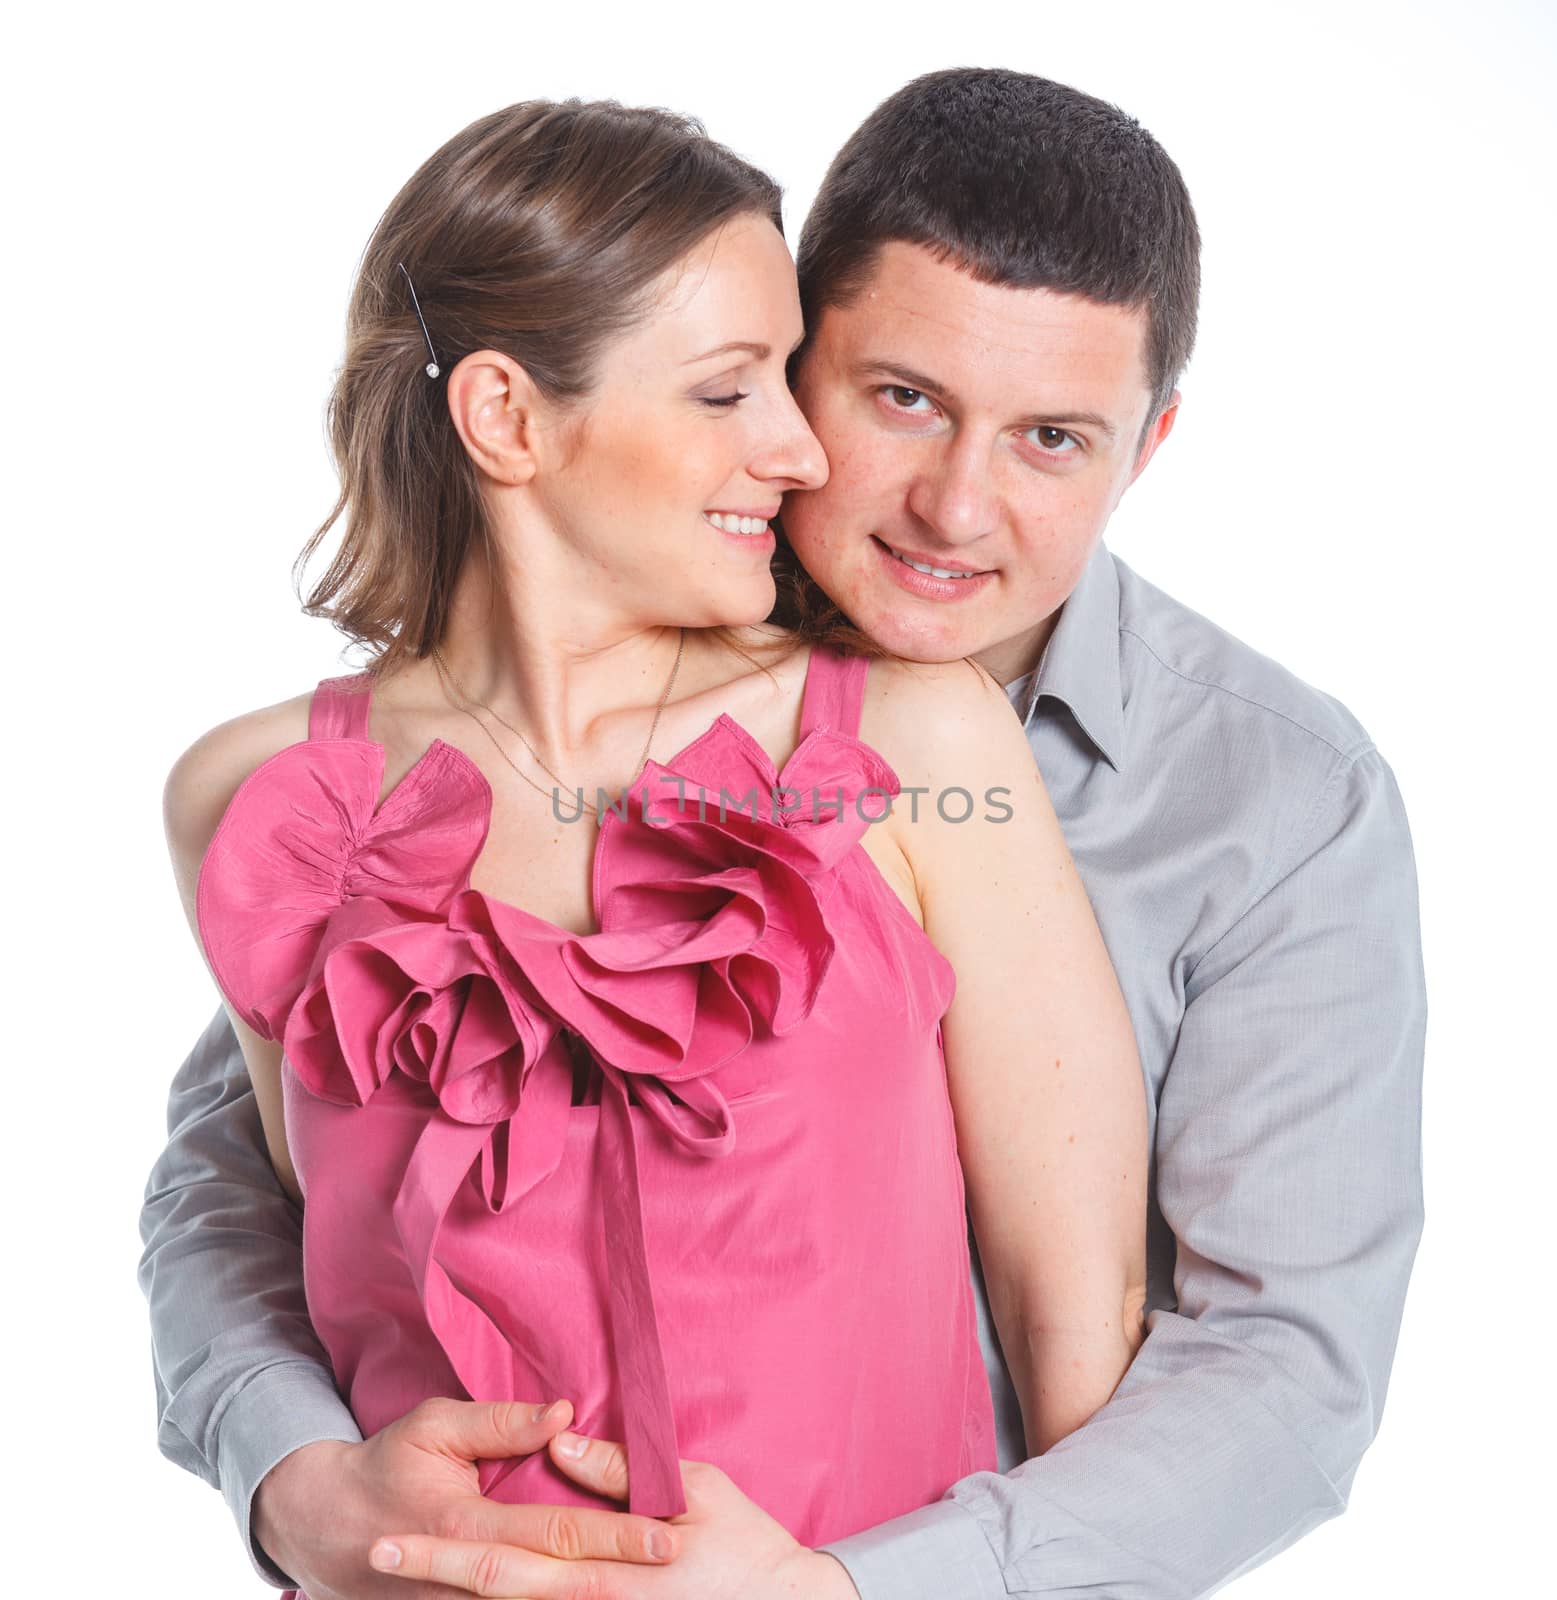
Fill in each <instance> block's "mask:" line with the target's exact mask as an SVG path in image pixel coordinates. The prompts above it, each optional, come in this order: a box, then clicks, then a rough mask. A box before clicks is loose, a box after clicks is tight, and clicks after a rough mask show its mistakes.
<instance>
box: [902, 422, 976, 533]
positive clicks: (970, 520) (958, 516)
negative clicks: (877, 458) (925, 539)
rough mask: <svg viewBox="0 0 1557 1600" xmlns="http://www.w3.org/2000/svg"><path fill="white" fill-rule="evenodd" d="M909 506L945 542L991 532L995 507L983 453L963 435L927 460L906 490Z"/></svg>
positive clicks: (972, 441) (973, 442)
mask: <svg viewBox="0 0 1557 1600" xmlns="http://www.w3.org/2000/svg"><path fill="white" fill-rule="evenodd" d="M908 509H909V510H910V511H912V512H913V514H914V515H915V516H916V517H918V518H919V520H920V521H921V522H923V523H924V524H925V525H926V526H927V527H929V528H931V529H932V530H933V531H934V532H935V533H937V534H939V535H940V537H941V538H942V539H944V540H945V541H946V543H947V544H971V543H972V542H973V541H974V540H975V539H982V538H983V537H984V535H985V534H987V533H992V532H993V531H994V528H995V522H996V518H997V510H996V503H995V495H994V492H993V490H992V487H991V485H990V482H989V460H988V457H987V455H986V453H985V452H984V451H983V450H982V449H979V448H978V447H977V444H976V442H975V441H974V440H971V439H967V438H963V439H959V440H957V441H956V442H955V443H954V444H953V445H952V447H951V449H949V450H947V451H946V452H945V453H944V454H942V455H940V456H937V457H936V458H934V459H933V460H931V461H927V462H926V463H925V465H924V470H923V471H922V472H921V473H920V474H919V476H918V477H917V478H915V480H914V482H913V484H912V486H911V487H910V489H909V491H908Z"/></svg>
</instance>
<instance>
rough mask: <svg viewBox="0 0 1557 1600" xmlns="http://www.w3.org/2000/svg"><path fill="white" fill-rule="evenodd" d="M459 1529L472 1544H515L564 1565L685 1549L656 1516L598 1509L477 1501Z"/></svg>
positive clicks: (655, 1558) (657, 1556) (658, 1557)
mask: <svg viewBox="0 0 1557 1600" xmlns="http://www.w3.org/2000/svg"><path fill="white" fill-rule="evenodd" d="M458 1531H459V1532H460V1533H461V1534H462V1535H463V1536H464V1537H465V1538H466V1539H468V1540H477V1541H481V1542H486V1543H491V1544H506V1545H516V1546H518V1547H519V1548H520V1549H523V1550H533V1551H535V1552H536V1553H537V1554H539V1555H545V1556H552V1557H554V1558H555V1559H557V1560H559V1561H580V1560H595V1561H638V1562H654V1563H659V1562H663V1561H669V1560H671V1559H672V1558H673V1557H674V1556H675V1554H676V1552H677V1550H678V1549H679V1548H680V1544H679V1539H678V1536H677V1535H676V1533H675V1532H674V1531H673V1530H672V1529H670V1528H668V1527H666V1526H665V1524H664V1523H663V1522H657V1521H655V1519H654V1518H653V1517H638V1516H634V1515H633V1514H632V1513H631V1512H628V1511H604V1510H601V1509H600V1508H599V1507H598V1506H539V1505H525V1506H510V1505H501V1504H499V1503H498V1502H496V1501H493V1500H476V1501H473V1502H472V1504H471V1506H470V1515H469V1517H468V1519H467V1518H466V1517H465V1516H463V1515H462V1517H461V1519H460V1523H459V1525H458Z"/></svg>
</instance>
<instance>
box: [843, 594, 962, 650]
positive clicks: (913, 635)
mask: <svg viewBox="0 0 1557 1600" xmlns="http://www.w3.org/2000/svg"><path fill="white" fill-rule="evenodd" d="M844 610H845V613H846V614H847V615H848V616H849V617H850V618H851V620H852V621H853V622H854V625H855V626H856V627H857V628H859V630H860V631H861V632H862V633H865V634H868V635H869V636H870V638H871V639H873V640H874V641H875V642H876V643H877V644H879V645H880V646H881V647H882V649H883V650H890V651H891V652H892V654H893V655H895V656H900V657H902V659H903V660H904V661H923V662H926V663H931V662H940V661H960V660H961V659H962V658H963V657H964V656H968V655H972V654H974V653H975V652H976V651H977V650H979V649H980V648H981V647H982V646H983V644H984V643H985V640H984V638H983V633H984V632H985V631H987V630H982V629H981V630H975V629H973V628H969V627H965V626H963V627H947V626H946V625H944V624H942V625H941V626H940V627H933V628H932V627H925V626H922V625H916V620H915V619H914V618H911V617H906V616H904V615H903V614H902V613H901V612H899V611H897V610H895V609H891V608H888V607H885V606H881V605H866V604H862V605H861V606H860V607H859V609H858V611H849V609H848V607H845V608H844Z"/></svg>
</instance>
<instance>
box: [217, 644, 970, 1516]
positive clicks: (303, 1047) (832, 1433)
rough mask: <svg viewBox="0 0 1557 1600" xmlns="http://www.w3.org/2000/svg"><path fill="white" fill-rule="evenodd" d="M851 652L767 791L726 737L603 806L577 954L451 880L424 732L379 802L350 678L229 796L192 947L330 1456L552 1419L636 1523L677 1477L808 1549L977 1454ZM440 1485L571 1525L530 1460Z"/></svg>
mask: <svg viewBox="0 0 1557 1600" xmlns="http://www.w3.org/2000/svg"><path fill="white" fill-rule="evenodd" d="M868 666H869V663H868V661H866V660H865V659H863V658H860V657H851V656H844V655H841V654H838V653H836V652H834V651H832V650H829V649H825V648H821V647H818V648H817V649H816V650H814V651H813V653H812V656H811V659H810V663H809V665H808V669H807V676H806V689H805V699H804V703H803V710H802V718H801V735H802V737H801V740H800V743H799V745H798V747H797V748H796V750H795V752H794V754H793V755H792V756H791V757H790V759H789V760H788V761H787V762H786V763H785V764H784V768H783V770H782V772H778V771H775V769H774V766H773V763H772V761H771V760H770V758H769V757H768V755H767V754H766V752H765V751H764V750H763V749H762V748H761V746H760V745H759V744H758V743H757V742H756V741H755V740H754V739H753V738H752V737H751V735H750V734H748V733H747V732H746V731H745V729H743V728H742V727H741V726H740V725H739V724H738V723H737V722H735V721H734V720H733V719H732V718H730V717H729V716H727V715H721V716H720V717H719V718H718V719H717V720H716V721H715V722H714V723H713V725H712V726H711V727H709V728H708V729H707V730H706V731H705V732H704V733H703V734H701V735H700V736H699V737H698V738H696V739H694V740H693V741H692V743H691V744H689V745H688V746H687V747H686V748H685V749H684V750H682V751H681V752H680V753H679V754H678V755H676V756H674V757H672V758H671V759H670V760H669V761H668V762H666V763H665V764H664V765H661V764H660V763H658V762H654V761H650V762H649V763H648V764H647V766H646V767H645V769H644V772H643V774H642V775H641V776H640V778H639V779H638V780H637V781H636V783H635V784H634V787H633V789H632V791H631V795H630V798H629V800H628V802H627V804H626V805H625V806H622V807H618V808H616V809H608V810H605V811H603V812H602V817H601V824H600V828H599V835H598V839H597V842H596V848H595V858H594V876H593V901H594V911H595V921H596V926H597V927H598V929H599V931H598V932H596V933H593V934H589V935H578V934H574V933H570V932H567V931H565V930H563V929H561V928H558V927H556V926H555V925H554V924H552V923H549V922H546V921H544V920H542V919H541V918H539V917H536V916H533V915H530V914H529V913H527V912H524V911H521V910H519V909H518V908H517V907H515V906H512V905H508V904H505V903H504V902H502V901H499V900H496V899H494V898H493V897H492V896H490V895H487V894H484V893H482V892H480V891H479V890H475V889H472V888H470V886H469V882H470V874H471V869H472V866H473V864H474V863H475V861H476V859H477V857H478V855H479V853H480V851H481V848H482V845H483V843H484V841H485V838H486V834H487V828H488V824H489V819H490V810H491V791H490V790H489V788H488V785H487V781H486V779H485V777H484V776H483V774H482V772H481V770H480V769H479V768H478V767H477V766H476V764H475V763H474V762H473V761H471V760H470V758H469V757H467V756H466V755H465V754H464V753H463V752H462V751H460V750H458V749H457V748H455V747H454V746H452V745H448V744H445V743H444V742H443V741H441V740H434V742H433V743H432V745H431V746H430V747H429V748H428V750H427V751H426V753H425V754H424V755H423V756H422V757H421V759H420V760H419V761H418V762H417V763H416V765H415V766H414V767H413V768H412V769H411V771H410V772H408V773H407V774H406V776H405V777H404V779H402V780H401V782H400V783H399V784H398V785H397V786H396V788H395V789H394V791H393V792H392V793H391V794H390V796H389V797H388V798H387V799H386V800H385V801H384V803H383V805H381V806H380V805H378V804H377V801H378V794H379V790H380V787H381V784H382V780H383V771H384V750H383V747H382V746H381V745H379V744H376V743H374V742H373V741H372V740H371V739H370V738H369V736H368V705H369V696H368V694H367V693H364V692H360V691H362V690H363V689H365V688H367V687H368V686H369V679H368V675H367V674H366V673H363V674H359V675H357V677H356V678H332V679H326V680H325V681H324V682H323V683H321V684H320V685H319V687H318V688H317V689H316V690H315V692H314V697H313V702H312V710H311V714H310V721H309V737H308V739H307V740H306V741H304V742H303V743H300V744H295V745H292V746H290V747H288V748H287V749H285V750H282V751H280V752H279V753H278V754H277V755H275V756H273V757H271V759H270V760H268V761H266V762H265V763H264V764H263V765H262V766H260V767H259V768H257V769H256V770H255V771H254V772H253V773H251V774H250V775H249V777H248V778H247V779H246V780H245V781H244V783H243V784H242V786H241V787H240V788H239V790H238V792H237V793H236V794H235V795H234V796H233V799H232V803H231V805H230V806H229V807H228V810H227V813H226V815H225V816H224V817H223V819H222V822H221V825H220V827H219V828H218V829H217V832H216V835H215V837H214V839H213V840H212V842H211V846H210V849H209V850H208V852H207V855H206V859H205V862H204V865H203V867H202V869H201V873H200V882H199V889H198V896H197V905H198V915H199V925H200V932H201V937H202V939H203V941H204V945H205V950H206V954H207V957H208V959H209V961H210V963H211V966H212V969H213V971H214V972H215V974H216V978H217V981H218V982H219V984H220V985H221V988H222V991H223V993H224V994H225V995H226V996H227V999H228V1000H229V1001H230V1002H231V1004H232V1005H233V1007H234V1009H235V1010H236V1011H237V1012H238V1014H239V1015H241V1016H242V1017H243V1019H244V1020H245V1021H246V1022H247V1023H248V1024H249V1026H250V1027H252V1028H254V1029H255V1030H256V1031H257V1032H258V1033H259V1034H261V1035H262V1036H263V1037H265V1038H267V1039H278V1040H280V1041H281V1042H282V1044H283V1046H284V1049H285V1062H284V1065H283V1068H282V1082H283V1091H284V1099H285V1108H286V1130H287V1141H288V1145H289V1148H290V1151H291V1155H292V1158H293V1162H294V1164H295V1166H296V1168H297V1173H298V1178H299V1181H300V1183H301V1185H302V1188H303V1192H304V1196H305V1200H306V1205H305V1208H304V1219H303V1223H304V1226H303V1233H304V1276H305V1281H306V1285H307V1292H308V1306H309V1311H310V1314H311V1316H312V1318H313V1322H314V1326H315V1328H316V1329H317V1330H318V1333H319V1336H320V1338H321V1340H322V1341H323V1343H324V1345H325V1347H326V1349H327V1350H328V1351H329V1354H330V1357H331V1360H332V1362H333V1364H334V1370H335V1376H336V1380H337V1382H338V1384H339V1386H340V1389H341V1392H342V1393H343V1395H344V1396H345V1397H346V1399H347V1401H348V1403H349V1404H350V1406H351V1409H352V1411H353V1412H354V1413H355V1415H356V1418H357V1420H358V1423H359V1424H360V1426H361V1427H362V1429H363V1431H364V1433H373V1432H376V1431H377V1430H378V1429H380V1428H382V1427H384V1426H385V1425H386V1424H388V1423H389V1422H392V1421H393V1420H394V1419H395V1418H397V1417H399V1416H401V1415H402V1414H403V1413H404V1412H406V1411H407V1410H409V1409H410V1408H411V1407H412V1406H414V1405H416V1404H417V1403H418V1402H419V1401H421V1400H423V1399H426V1398H428V1397H429V1396H432V1395H451V1396H455V1397H457V1398H467V1397H469V1398H474V1399H483V1400H489V1399H508V1398H519V1399H526V1400H531V1399H533V1400H549V1399H552V1398H554V1397H556V1396H564V1397H566V1398H567V1399H569V1400H571V1401H572V1402H573V1405H574V1408H575V1412H576V1419H577V1420H576V1423H575V1426H576V1427H577V1428H578V1429H579V1430H580V1431H581V1432H584V1433H588V1434H592V1435H596V1436H600V1437H605V1438H613V1439H621V1440H624V1441H625V1443H626V1445H627V1449H628V1457H629V1470H630V1476H631V1488H632V1500H631V1504H632V1509H634V1510H635V1511H641V1512H644V1513H646V1514H648V1515H651V1516H671V1515H675V1514H677V1513H679V1512H680V1511H682V1510H683V1509H684V1502H683V1500H682V1496H681V1486H680V1475H679V1471H678V1469H677V1465H676V1463H677V1460H678V1458H682V1457H685V1458H687V1459H691V1460H704V1461H711V1462H714V1463H716V1464H717V1465H719V1466H720V1467H722V1468H723V1469H724V1470H725V1471H726V1472H727V1473H728V1474H729V1475H730V1476H731V1478H733V1479H734V1481H735V1482H736V1483H737V1484H738V1485H739V1486H740V1487H741V1488H742V1489H743V1490H744V1491H745V1492H746V1493H747V1494H748V1495H749V1496H751V1498H752V1499H753V1500H755V1501H756V1502H757V1503H758V1504H759V1505H761V1506H762V1507H764V1508H765V1509H766V1510H767V1511H768V1512H769V1513H770V1514H771V1515H773V1516H774V1517H775V1518H777V1520H778V1521H779V1522H781V1523H783V1524H784V1526H785V1527H787V1528H788V1529H789V1530H790V1532H791V1533H792V1534H793V1535H794V1536H795V1537H796V1538H797V1539H799V1540H800V1541H801V1542H802V1543H804V1544H807V1545H812V1546H814V1545H818V1544H822V1543H825V1542H827V1541H828V1540H830V1539H834V1538H839V1537H842V1536H844V1535H846V1534H849V1533H853V1532H856V1531H858V1530H859V1529H861V1528H864V1527H869V1526H872V1525H874V1524H876V1523H878V1522H881V1521H883V1520H885V1519H887V1518H889V1517H893V1516H896V1515H899V1514H901V1513H903V1512H906V1511H909V1510H912V1509H914V1508H915V1507H918V1506H922V1505H925V1504H927V1503H929V1502H931V1501H934V1500H936V1499H938V1498H939V1497H940V1496H941V1494H942V1493H943V1492H944V1491H945V1490H946V1489H947V1487H948V1486H949V1485H950V1484H952V1483H953V1482H955V1481H956V1480H957V1479H958V1478H960V1477H962V1476H964V1475H965V1474H967V1473H969V1472H971V1471H975V1470H978V1469H982V1468H993V1467H994V1465H995V1451H994V1424H993V1417H992V1413H991V1404H990V1396H989V1388H988V1384H987V1381H986V1379H985V1374H984V1367H983V1362H982V1360H981V1357H980V1352H979V1345H978V1333H977V1322H976V1314H975V1310H974V1304H973V1297H972V1291H971V1286H970V1282H969V1261H968V1242H967V1231H966V1227H967V1225H966V1221H965V1214H964V1209H963V1205H964V1201H963V1184H962V1173H961V1169H960V1168H959V1166H958V1162H957V1152H956V1144H955V1138H954V1132H953V1126H952V1114H951V1107H950V1102H949V1100H948V1097H947V1086H946V1075H945V1064H944V1060H943V1057H942V1053H941V1039H940V1028H939V1021H940V1018H941V1017H942V1015H943V1014H944V1013H945V1010H946V1008H947V1006H948V1005H949V1004H950V1003H951V997H952V993H953V987H954V983H953V975H952V970H951V967H950V965H949V963H948V962H947V961H946V959H945V958H944V957H943V956H942V955H941V954H940V953H939V952H938V951H937V950H936V949H935V947H934V946H933V945H932V944H931V942H930V940H929V939H928V938H927V936H926V935H925V933H924V932H923V930H922V929H920V928H919V926H918V925H917V924H916V923H915V921H914V920H913V918H912V917H911V916H910V915H909V913H908V911H907V910H906V909H905V907H904V906H903V904H902V902H901V901H900V900H899V899H898V897H897V895H896V894H895V893H894V892H893V891H892V889H891V888H890V887H889V886H888V885H887V883H886V882H885V880H884V879H883V878H882V877H881V874H880V873H879V871H878V870H877V868H876V866H875V864H874V863H873V862H872V860H871V859H870V857H869V855H868V854H867V853H866V851H865V850H864V848H863V847H862V846H861V844H860V839H861V837H862V835H863V834H864V831H865V828H866V827H867V826H868V820H867V819H869V818H871V817H874V816H877V815H879V814H880V812H881V811H882V810H883V809H884V807H885V806H886V804H887V803H888V797H890V796H892V795H895V794H896V793H897V792H898V787H899V785H898V779H897V776H896V774H895V773H894V772H893V771H892V769H891V768H890V767H889V766H888V765H887V763H886V762H885V761H884V760H883V758H882V757H881V756H880V755H879V754H878V753H877V752H876V751H874V750H872V749H871V748H870V747H869V746H868V745H866V744H864V743H863V742H862V741H861V740H860V739H859V738H858V737H857V733H858V728H859V716H860V705H861V698H862V695H863V691H864V684H865V674H866V671H867V669H868ZM721 790H723V791H724V801H725V803H724V807H723V815H721V807H720V792H721ZM775 790H776V791H777V800H776V801H775ZM538 803H539V802H538ZM754 813H755V815H754ZM578 825H579V826H585V827H593V826H594V825H595V824H594V820H593V819H592V818H589V817H588V816H587V814H586V816H585V818H584V819H583V820H582V821H581V822H580V823H579V824H578ZM575 1060H579V1061H581V1062H582V1063H583V1064H584V1065H585V1067H587V1069H588V1071H589V1072H590V1073H591V1074H592V1075H593V1084H594V1092H592V1093H590V1094H588V1095H586V1096H585V1098H586V1099H587V1100H593V1101H595V1102H596V1103H593V1104H581V1105H574V1104H572V1100H573V1097H574V1096H573V1088H574V1063H575ZM480 1478H481V1485H482V1489H483V1492H484V1493H486V1494H488V1495H490V1496H491V1497H493V1498H495V1499H498V1500H501V1501H504V1502H507V1503H511V1504H517V1503H526V1502H528V1503H550V1504H564V1503H574V1504H593V1505H599V1504H604V1503H605V1502H603V1501H601V1500H600V1499H599V1498H598V1497H596V1496H595V1495H593V1494H591V1493H590V1492H588V1491H586V1490H583V1489H580V1488H578V1487H577V1486H575V1485H574V1484H573V1483H572V1482H571V1481H570V1480H568V1479H567V1478H566V1477H564V1476H563V1475H562V1474H561V1473H560V1472H559V1471H557V1469H556V1468H555V1467H553V1465H552V1464H551V1461H550V1458H549V1457H548V1456H547V1455H546V1454H545V1453H544V1452H542V1453H540V1454H538V1455H533V1456H529V1457H521V1458H516V1459H503V1460H492V1461H486V1462H483V1463H481V1466H480Z"/></svg>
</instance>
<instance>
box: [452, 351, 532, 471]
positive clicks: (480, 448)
mask: <svg viewBox="0 0 1557 1600" xmlns="http://www.w3.org/2000/svg"><path fill="white" fill-rule="evenodd" d="M448 399H449V416H450V417H451V418H452V419H453V422H454V427H455V431H456V432H457V433H458V434H459V436H460V443H461V444H463V445H464V446H465V451H466V454H467V455H469V457H470V459H471V460H472V461H474V462H475V463H476V465H477V467H479V468H480V469H481V471H482V472H484V473H485V474H486V475H487V476H488V477H489V478H492V479H493V480H494V481H496V482H497V483H501V484H507V485H513V484H520V483H528V482H529V481H530V480H531V479H532V478H533V477H534V476H535V471H536V466H537V460H536V447H537V445H538V444H539V443H540V442H541V441H540V433H541V429H540V426H539V424H540V421H541V412H542V411H543V409H544V408H545V400H544V398H543V396H542V395H541V393H540V391H539V390H538V389H537V388H536V386H535V384H534V382H533V381H532V379H531V377H530V375H529V373H527V372H526V371H525V370H524V368H523V367H521V366H520V365H519V363H518V362H517V361H515V360H514V359H513V358H512V357H511V356H505V355H503V354H501V353H500V352H499V351H496V350H474V351H472V352H471V353H470V354H469V355H468V356H465V357H464V358H463V359H462V360H461V361H460V363H459V364H458V365H457V366H456V367H455V369H454V370H453V372H451V373H450V374H449V384H448Z"/></svg>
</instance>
